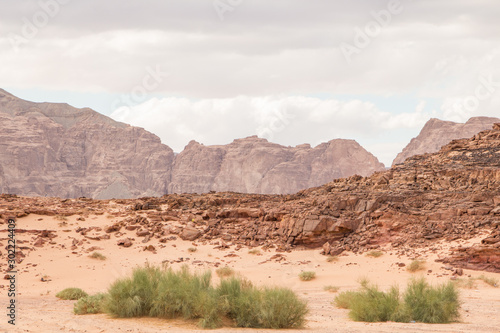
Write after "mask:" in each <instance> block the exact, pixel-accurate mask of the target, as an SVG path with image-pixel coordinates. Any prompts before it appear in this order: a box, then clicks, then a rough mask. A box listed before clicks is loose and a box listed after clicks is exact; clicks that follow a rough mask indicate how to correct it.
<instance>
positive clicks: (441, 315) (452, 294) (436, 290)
mask: <svg viewBox="0 0 500 333" xmlns="http://www.w3.org/2000/svg"><path fill="white" fill-rule="evenodd" d="M335 305H336V306H338V307H340V308H347V309H350V312H349V316H350V317H351V318H352V319H353V320H355V321H367V322H379V321H388V320H390V321H397V322H408V321H410V320H414V321H418V322H423V323H449V322H452V321H455V320H457V319H458V317H459V313H458V309H459V307H460V303H459V300H458V291H457V290H456V288H455V285H454V284H453V283H451V282H449V283H446V284H442V285H439V286H437V287H432V286H430V285H429V284H428V283H427V282H426V281H425V279H423V278H422V279H418V280H416V279H412V280H411V281H410V283H409V284H408V286H407V290H406V291H405V293H404V294H403V295H402V297H400V294H399V289H398V288H397V287H392V288H391V289H390V290H389V291H388V292H382V291H380V290H379V289H378V287H377V286H375V285H370V284H369V283H368V281H366V280H365V281H362V282H361V290H360V291H345V292H342V293H340V294H339V295H338V296H337V297H335Z"/></svg>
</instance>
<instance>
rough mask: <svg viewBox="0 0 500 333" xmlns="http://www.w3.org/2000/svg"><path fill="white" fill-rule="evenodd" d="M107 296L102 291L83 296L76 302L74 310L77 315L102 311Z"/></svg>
mask: <svg viewBox="0 0 500 333" xmlns="http://www.w3.org/2000/svg"><path fill="white" fill-rule="evenodd" d="M105 298H106V294H102V293H99V294H95V295H92V296H86V297H82V298H80V299H79V300H78V302H76V303H75V306H74V307H73V312H74V313H75V314H77V315H84V314H95V313H102V312H104V307H103V306H104V300H105Z"/></svg>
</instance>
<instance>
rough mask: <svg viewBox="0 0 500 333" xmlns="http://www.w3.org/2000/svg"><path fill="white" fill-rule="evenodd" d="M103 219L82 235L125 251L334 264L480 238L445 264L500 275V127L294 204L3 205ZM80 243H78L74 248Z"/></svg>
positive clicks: (240, 199)
mask: <svg viewBox="0 0 500 333" xmlns="http://www.w3.org/2000/svg"><path fill="white" fill-rule="evenodd" d="M111 208H112V209H111ZM103 213H108V214H112V215H113V216H112V217H114V218H116V220H117V221H115V222H110V224H109V226H107V227H106V228H104V229H102V228H95V227H92V225H91V223H92V222H91V221H90V222H89V223H90V224H89V225H88V227H85V228H78V230H77V232H79V233H80V234H81V235H82V237H85V238H86V241H87V242H89V241H99V240H100V239H108V240H109V239H114V240H116V245H117V246H126V247H130V246H132V245H134V243H139V242H140V243H139V244H145V245H144V249H146V250H150V251H154V250H155V247H157V246H160V247H164V245H163V244H164V243H165V242H168V241H169V240H170V239H175V238H177V237H180V238H182V239H184V240H190V241H196V242H202V243H205V244H206V243H209V244H213V245H215V246H217V247H219V248H221V247H222V248H227V247H230V246H235V247H236V249H239V248H241V247H242V246H263V247H264V248H276V249H277V250H278V251H288V250H290V249H292V248H294V247H311V248H322V250H323V253H324V254H330V255H335V254H340V253H342V252H343V251H352V252H355V253H359V252H364V251H367V250H371V249H377V248H380V247H387V246H389V247H391V248H393V249H394V248H395V249H397V250H398V251H399V253H401V254H406V255H412V251H414V249H418V248H426V249H429V248H432V246H433V244H435V242H436V241H440V240H444V241H447V242H449V241H453V240H467V239H471V238H474V237H481V238H482V245H481V246H475V247H471V248H457V249H456V253H455V254H454V255H452V256H450V257H449V258H442V259H441V260H442V261H444V262H448V263H450V264H452V265H455V266H458V267H466V268H470V269H480V270H487V271H495V272H500V123H498V124H495V125H494V128H493V129H492V130H488V131H483V132H480V133H478V134H476V135H475V136H474V137H472V138H470V139H460V140H454V141H452V142H451V143H449V144H448V145H446V146H444V147H443V148H442V149H441V150H440V151H439V152H437V153H433V154H424V155H418V156H414V157H411V158H409V159H407V160H406V161H405V162H404V163H403V164H399V165H397V166H395V167H393V168H392V169H390V170H387V171H383V172H377V173H375V174H373V175H371V176H369V177H362V176H359V175H355V176H351V177H348V178H342V179H338V180H335V181H333V182H330V183H328V184H325V185H323V186H320V187H315V188H311V189H307V190H303V191H300V192H298V193H296V194H291V195H257V194H239V193H227V192H226V193H208V194H169V195H165V196H163V197H159V198H142V199H139V200H91V199H70V200H68V199H65V200H61V199H57V198H23V197H17V196H9V195H2V196H0V215H1V217H3V218H7V217H11V216H12V217H16V216H17V217H22V216H25V215H27V214H40V215H59V216H64V215H75V214H79V215H81V216H88V215H89V214H103ZM82 218H83V217H82ZM18 232H31V233H32V234H33V235H34V237H33V238H32V242H33V244H32V245H34V246H43V244H45V243H46V241H50V240H51V239H52V238H55V237H57V235H55V234H54V233H53V232H52V231H50V230H45V231H44V230H25V231H18ZM89 235H92V236H89ZM81 243H82V242H78V241H77V240H76V242H74V245H73V246H74V247H75V249H76V248H78V246H81ZM36 244H38V245H36ZM26 249H29V247H26ZM141 251H142V250H141ZM21 259H22V258H21Z"/></svg>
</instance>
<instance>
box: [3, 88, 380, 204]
mask: <svg viewBox="0 0 500 333" xmlns="http://www.w3.org/2000/svg"><path fill="white" fill-rule="evenodd" d="M383 169H384V165H383V164H382V163H380V162H379V161H378V160H377V158H376V157H375V156H373V155H372V154H370V153H369V152H367V151H366V150H365V149H363V148H362V147H361V146H360V145H359V144H358V143H357V142H355V141H352V140H339V139H337V140H332V141H329V142H327V143H323V144H320V145H318V146H317V147H314V148H312V147H310V146H309V145H307V144H306V145H299V146H297V147H284V146H281V145H278V144H274V143H270V142H268V141H267V140H265V139H259V138H257V137H249V138H245V139H238V140H235V141H234V142H232V143H231V144H228V145H223V146H204V145H202V144H199V143H197V142H194V141H192V142H190V143H189V144H188V145H187V146H186V148H185V150H184V151H182V152H181V153H179V154H178V155H174V152H173V151H172V149H171V148H170V147H168V146H167V145H164V144H162V143H161V142H160V139H159V138H158V137H157V136H156V135H154V134H152V133H150V132H148V131H146V130H144V129H142V128H138V127H133V126H130V125H127V124H124V123H120V122H117V121H114V120H112V119H111V118H109V117H106V116H104V115H101V114H99V113H98V112H95V111H93V110H91V109H88V108H85V109H76V108H74V107H71V106H70V105H67V104H54V103H33V102H28V101H25V100H22V99H19V98H17V97H15V96H13V95H12V94H10V93H8V92H6V91H5V90H1V89H0V193H15V194H19V195H28V196H58V197H70V198H71V197H81V196H86V197H92V198H100V199H105V198H133V197H141V196H157V195H163V194H166V193H174V192H176V193H180V192H208V191H238V192H254V193H277V194H281V193H294V192H297V191H299V190H301V189H304V188H308V187H311V186H317V185H321V184H324V183H327V182H329V181H331V180H332V179H334V178H340V177H347V176H350V175H353V174H361V175H366V176H367V175H370V174H372V173H373V172H374V171H379V170H383Z"/></svg>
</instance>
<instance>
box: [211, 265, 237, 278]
mask: <svg viewBox="0 0 500 333" xmlns="http://www.w3.org/2000/svg"><path fill="white" fill-rule="evenodd" d="M215 273H217V276H218V277H220V278H224V277H229V276H231V275H233V274H234V270H233V269H232V268H231V267H228V266H225V267H221V268H217V269H216V270H215Z"/></svg>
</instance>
